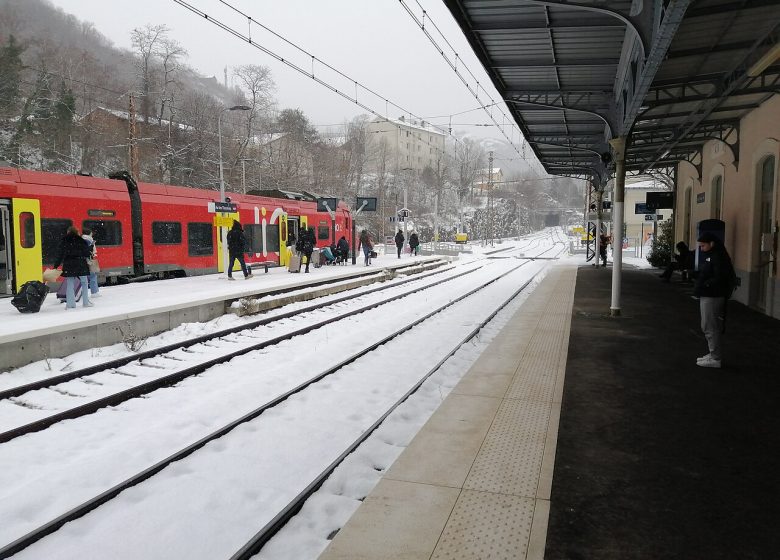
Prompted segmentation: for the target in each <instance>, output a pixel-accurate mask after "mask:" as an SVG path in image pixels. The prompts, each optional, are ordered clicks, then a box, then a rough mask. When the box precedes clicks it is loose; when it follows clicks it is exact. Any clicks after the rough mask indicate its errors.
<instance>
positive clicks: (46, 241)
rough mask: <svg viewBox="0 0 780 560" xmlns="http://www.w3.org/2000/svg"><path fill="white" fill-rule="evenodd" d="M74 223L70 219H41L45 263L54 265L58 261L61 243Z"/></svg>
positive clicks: (42, 248)
mask: <svg viewBox="0 0 780 560" xmlns="http://www.w3.org/2000/svg"><path fill="white" fill-rule="evenodd" d="M72 225H73V222H72V221H70V220H64V219H63V220H60V219H55V218H43V219H41V251H42V252H43V264H46V265H52V264H54V263H55V262H57V256H58V255H59V251H60V243H61V242H62V238H63V237H65V234H66V233H68V228H69V227H70V226H72Z"/></svg>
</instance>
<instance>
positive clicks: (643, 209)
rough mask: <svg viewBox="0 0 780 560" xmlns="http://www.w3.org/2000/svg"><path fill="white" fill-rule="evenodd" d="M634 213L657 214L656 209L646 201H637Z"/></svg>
mask: <svg viewBox="0 0 780 560" xmlns="http://www.w3.org/2000/svg"><path fill="white" fill-rule="evenodd" d="M634 214H655V210H653V209H652V208H649V207H648V206H647V204H645V203H644V202H637V203H636V204H635V205H634Z"/></svg>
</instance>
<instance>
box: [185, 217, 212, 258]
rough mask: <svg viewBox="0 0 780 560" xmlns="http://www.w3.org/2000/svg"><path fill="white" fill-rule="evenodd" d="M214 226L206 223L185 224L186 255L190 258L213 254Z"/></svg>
mask: <svg viewBox="0 0 780 560" xmlns="http://www.w3.org/2000/svg"><path fill="white" fill-rule="evenodd" d="M213 232H214V226H213V225H212V224H210V223H208V222H190V223H188V224H187V253H188V254H189V256H191V257H205V256H210V255H213V254H214V233H213Z"/></svg>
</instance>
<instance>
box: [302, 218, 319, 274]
mask: <svg viewBox="0 0 780 560" xmlns="http://www.w3.org/2000/svg"><path fill="white" fill-rule="evenodd" d="M301 242H302V251H303V254H304V256H305V257H306V270H305V271H304V272H309V264H310V263H311V255H312V253H313V252H314V246H315V245H316V244H317V237H316V236H315V234H314V228H313V227H310V228H309V229H307V230H306V231H304V232H303V233H302V234H301Z"/></svg>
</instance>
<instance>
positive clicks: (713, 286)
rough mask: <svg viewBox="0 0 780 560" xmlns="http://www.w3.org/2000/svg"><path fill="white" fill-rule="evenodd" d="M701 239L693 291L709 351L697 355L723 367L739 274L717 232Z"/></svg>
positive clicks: (708, 363)
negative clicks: (729, 302) (725, 338)
mask: <svg viewBox="0 0 780 560" xmlns="http://www.w3.org/2000/svg"><path fill="white" fill-rule="evenodd" d="M698 242H699V249H700V250H701V255H700V258H699V275H698V276H697V277H696V284H695V285H694V288H693V294H694V295H695V296H696V297H698V298H699V311H700V313H701V330H702V332H704V337H705V338H706V339H707V348H708V349H709V353H708V354H706V355H704V356H702V357H701V358H697V359H696V365H697V366H699V367H708V368H719V367H721V365H722V363H723V333H724V331H725V326H726V301H727V300H728V298H730V297H731V294H732V293H733V291H734V288H735V287H736V274H735V273H734V265H733V264H732V263H731V257H729V254H728V252H727V251H726V248H725V247H724V246H723V245H722V244H721V242H720V240H719V239H718V238H717V237H716V236H715V235H714V234H712V233H703V234H702V235H701V236H700V237H699V239H698Z"/></svg>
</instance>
